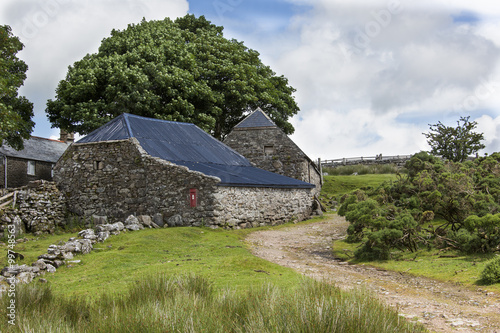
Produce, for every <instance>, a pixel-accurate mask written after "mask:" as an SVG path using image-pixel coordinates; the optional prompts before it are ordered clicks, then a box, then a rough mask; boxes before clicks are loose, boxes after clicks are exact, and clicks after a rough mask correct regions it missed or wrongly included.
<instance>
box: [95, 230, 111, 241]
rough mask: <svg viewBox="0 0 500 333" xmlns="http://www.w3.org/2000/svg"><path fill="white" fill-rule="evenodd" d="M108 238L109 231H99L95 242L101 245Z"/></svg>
mask: <svg viewBox="0 0 500 333" xmlns="http://www.w3.org/2000/svg"><path fill="white" fill-rule="evenodd" d="M108 238H109V231H101V232H99V233H98V234H97V241H98V242H101V243H102V242H104V241H105V240H106V239H108Z"/></svg>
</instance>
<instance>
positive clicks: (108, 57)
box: [46, 15, 299, 139]
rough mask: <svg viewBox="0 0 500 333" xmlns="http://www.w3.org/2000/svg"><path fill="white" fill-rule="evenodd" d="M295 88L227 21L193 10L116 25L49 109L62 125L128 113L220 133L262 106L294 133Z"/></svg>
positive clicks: (81, 128) (84, 126) (82, 127)
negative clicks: (229, 35) (232, 34)
mask: <svg viewBox="0 0 500 333" xmlns="http://www.w3.org/2000/svg"><path fill="white" fill-rule="evenodd" d="M294 91H295V89H294V88H293V87H291V86H290V85H289V84H288V80H287V79H286V78H285V77H284V76H277V75H276V73H274V72H273V71H272V70H271V68H270V67H268V66H265V65H264V64H263V63H262V62H261V60H260V59H259V53H258V52H257V51H254V50H251V49H249V48H247V47H246V46H245V45H243V43H242V42H239V41H237V40H234V39H232V40H228V39H226V38H225V37H224V36H223V27H221V26H216V25H214V24H211V23H210V21H207V20H206V19H205V18H204V17H203V16H200V17H198V18H196V17H195V16H194V15H186V16H184V17H182V18H178V19H176V20H175V21H172V20H170V19H168V18H166V19H164V20H161V21H145V20H143V21H142V22H141V23H140V24H136V25H134V24H131V25H129V26H128V28H127V29H125V30H113V31H112V32H111V37H109V38H105V39H104V40H103V41H102V43H101V46H100V47H99V50H98V52H97V53H95V54H87V55H86V56H85V57H84V58H83V59H82V60H80V61H77V62H75V63H74V65H73V66H70V67H69V69H68V73H67V76H66V78H65V79H64V80H62V81H60V82H59V85H58V87H57V90H56V98H55V99H54V100H49V101H48V102H47V109H46V112H47V114H48V117H49V120H50V121H51V123H52V125H53V126H54V127H60V128H62V129H64V130H67V131H72V132H79V133H82V134H86V133H89V132H91V131H92V130H94V129H96V128H98V127H99V126H101V125H103V124H105V123H106V122H108V121H109V120H111V119H113V118H114V117H116V116H118V115H120V114H121V113H124V112H128V113H132V114H136V115H141V116H146V117H153V118H158V119H164V120H173V121H182V122H190V123H194V124H196V125H198V126H199V127H201V128H202V129H204V130H206V131H207V132H210V133H211V134H213V135H214V136H215V137H216V138H219V139H220V138H223V137H224V136H225V135H226V134H228V133H229V131H230V130H231V129H232V128H233V127H234V126H235V125H236V124H237V123H238V122H239V121H241V120H242V119H243V117H244V116H245V114H246V113H247V112H248V111H249V110H252V109H255V108H257V107H260V108H261V109H263V110H264V111H265V112H266V113H267V114H268V115H269V116H270V117H271V118H272V119H273V121H274V122H275V123H276V125H278V126H279V127H280V128H282V129H283V130H284V131H285V133H287V134H290V133H293V126H292V125H291V124H290V123H289V122H288V118H289V117H291V116H293V115H294V114H296V113H297V112H298V110H299V108H298V106H297V104H296V103H295V100H294V97H293V92H294Z"/></svg>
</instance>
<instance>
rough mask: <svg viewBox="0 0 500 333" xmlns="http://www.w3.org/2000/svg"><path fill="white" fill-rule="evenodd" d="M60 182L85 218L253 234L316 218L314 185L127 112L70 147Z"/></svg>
mask: <svg viewBox="0 0 500 333" xmlns="http://www.w3.org/2000/svg"><path fill="white" fill-rule="evenodd" d="M54 172H55V175H54V179H55V181H56V182H57V184H58V187H59V189H60V190H61V192H62V193H63V195H65V197H66V199H67V202H68V209H69V210H70V211H71V212H73V213H75V214H78V215H80V216H87V217H90V216H94V215H97V216H107V217H108V218H109V219H114V220H118V219H124V218H126V217H127V216H128V215H130V214H135V215H149V216H151V217H152V218H153V221H155V223H157V224H160V225H164V224H168V225H184V226H202V225H205V226H209V227H213V228H216V227H231V228H245V227H252V226H260V225H268V224H277V223H283V222H286V221H290V220H303V219H306V218H308V217H309V215H310V213H311V209H312V208H311V207H312V202H313V194H312V191H313V190H314V187H315V186H314V185H313V184H310V183H307V182H304V181H300V180H296V179H293V178H289V177H285V176H283V175H279V174H275V173H272V172H269V171H266V170H263V169H259V168H256V167H255V166H253V165H252V164H251V163H250V162H249V161H248V160H247V159H246V158H244V157H243V156H242V155H240V154H238V153H237V152H235V151H234V150H232V149H231V148H229V147H227V146H226V145H224V144H223V143H221V142H220V141H218V140H216V139H215V138H213V137H212V136H210V135H209V134H207V133H206V132H204V131H203V130H201V129H200V128H198V127H197V126H195V125H193V124H188V123H179V122H172V121H164V120H158V119H152V118H145V117H139V116H135V115H131V114H126V113H125V114H122V115H120V116H118V117H116V118H115V119H113V120H112V121H110V122H109V123H108V124H106V125H104V126H102V127H101V128H99V129H97V130H96V131H94V132H92V133H90V134H89V135H87V136H86V137H84V138H83V139H81V140H79V141H78V142H77V143H75V144H73V145H71V146H70V148H69V149H68V150H67V151H66V152H65V153H64V155H63V156H62V157H61V158H60V159H59V161H58V162H57V164H56V166H55V169H54Z"/></svg>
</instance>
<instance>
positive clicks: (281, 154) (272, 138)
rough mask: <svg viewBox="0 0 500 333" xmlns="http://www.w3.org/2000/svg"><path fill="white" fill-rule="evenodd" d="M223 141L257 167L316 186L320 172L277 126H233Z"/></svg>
mask: <svg viewBox="0 0 500 333" xmlns="http://www.w3.org/2000/svg"><path fill="white" fill-rule="evenodd" d="M224 143H225V144H226V145H228V146H229V147H231V148H232V149H234V150H236V151H237V152H238V153H240V154H241V155H243V156H245V157H246V158H247V159H248V160H249V161H250V162H252V163H254V164H255V166H256V167H258V168H261V169H264V170H267V171H271V172H274V173H278V174H280V175H284V176H287V177H291V178H295V179H299V180H302V181H305V182H308V183H311V184H314V185H316V189H315V190H313V194H318V193H319V192H320V190H321V175H320V173H319V172H318V171H317V169H316V168H315V167H314V165H312V164H311V162H310V161H309V159H308V158H307V156H306V155H305V154H304V152H302V150H300V148H299V147H297V145H296V144H295V143H294V142H293V141H292V140H291V139H290V138H289V137H288V136H287V135H286V134H285V133H284V132H283V131H282V130H281V129H279V128H277V127H266V128H252V129H249V128H244V129H234V130H233V131H232V132H231V133H229V135H228V136H227V137H226V138H225V139H224Z"/></svg>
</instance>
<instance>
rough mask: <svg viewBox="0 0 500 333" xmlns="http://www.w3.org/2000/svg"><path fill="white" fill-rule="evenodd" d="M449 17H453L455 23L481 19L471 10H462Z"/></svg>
mask: <svg viewBox="0 0 500 333" xmlns="http://www.w3.org/2000/svg"><path fill="white" fill-rule="evenodd" d="M451 17H452V18H453V22H455V23H471V24H474V23H477V22H479V21H480V20H481V19H480V18H479V16H478V15H477V14H476V13H474V12H471V11H462V12H460V14H458V15H452V16H451Z"/></svg>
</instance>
